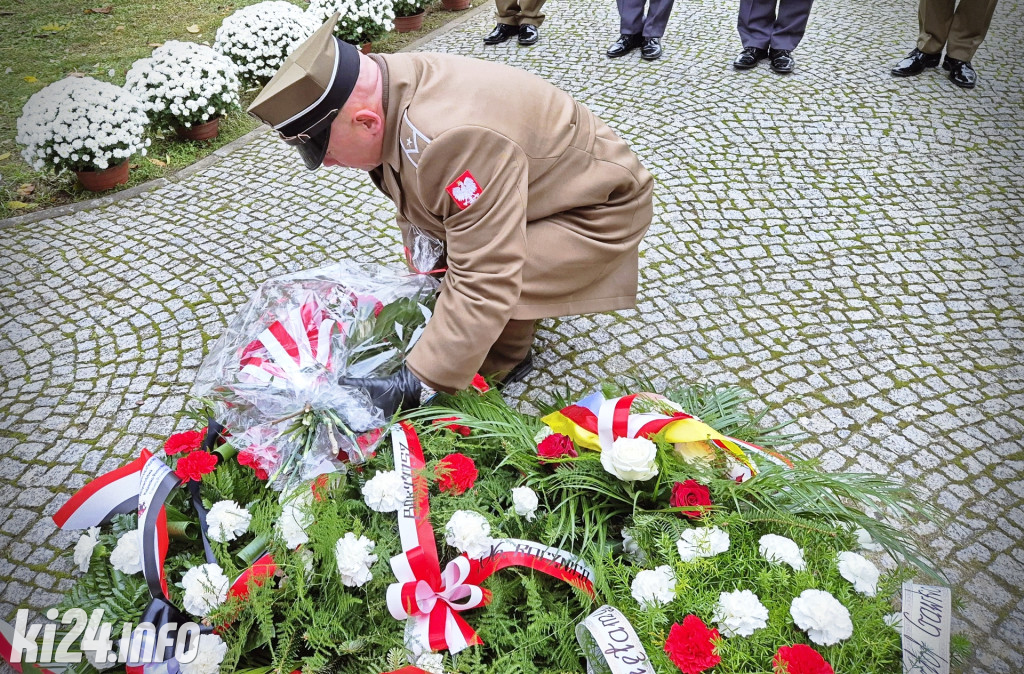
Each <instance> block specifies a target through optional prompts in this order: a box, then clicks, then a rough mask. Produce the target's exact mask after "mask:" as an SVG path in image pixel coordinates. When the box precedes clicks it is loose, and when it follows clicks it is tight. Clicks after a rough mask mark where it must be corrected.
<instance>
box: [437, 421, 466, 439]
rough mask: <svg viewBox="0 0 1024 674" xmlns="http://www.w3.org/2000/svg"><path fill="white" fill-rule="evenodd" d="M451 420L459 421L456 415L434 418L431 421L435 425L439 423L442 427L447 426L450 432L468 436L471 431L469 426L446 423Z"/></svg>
mask: <svg viewBox="0 0 1024 674" xmlns="http://www.w3.org/2000/svg"><path fill="white" fill-rule="evenodd" d="M451 421H459V418H458V417H441V418H440V419H434V421H433V422H432V423H433V424H434V425H435V426H437V425H440V424H444V427H445V428H447V429H448V430H449V431H451V432H452V433H457V434H459V435H461V436H462V437H468V436H469V434H470V433H472V432H473V431H472V430H470V428H469V426H463V425H462V424H453V423H448V422H451Z"/></svg>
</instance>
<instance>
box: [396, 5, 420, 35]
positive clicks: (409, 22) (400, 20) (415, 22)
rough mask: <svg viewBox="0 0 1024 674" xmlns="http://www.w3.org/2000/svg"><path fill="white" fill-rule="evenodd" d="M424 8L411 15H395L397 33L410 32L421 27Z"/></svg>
mask: <svg viewBox="0 0 1024 674" xmlns="http://www.w3.org/2000/svg"><path fill="white" fill-rule="evenodd" d="M424 13H425V12H424V10H422V9H421V10H420V11H418V12H416V13H415V14H413V15H411V16H396V17H395V30H396V31H398V32H399V33H412V32H413V31H417V30H419V29H420V28H423V15H424Z"/></svg>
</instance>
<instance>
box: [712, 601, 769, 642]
mask: <svg viewBox="0 0 1024 674" xmlns="http://www.w3.org/2000/svg"><path fill="white" fill-rule="evenodd" d="M711 620H713V621H714V622H717V623H718V630H719V631H720V632H721V633H722V636H725V637H734V636H737V635H739V636H741V637H749V636H750V635H751V634H753V633H754V631H755V630H759V629H761V628H763V627H767V626H768V609H766V608H765V607H764V604H762V603H761V600H760V599H758V598H757V595H756V594H754V593H753V592H751V591H750V590H735V591H733V592H722V593H720V594H719V595H718V605H717V606H716V607H715V613H714V615H713V616H711Z"/></svg>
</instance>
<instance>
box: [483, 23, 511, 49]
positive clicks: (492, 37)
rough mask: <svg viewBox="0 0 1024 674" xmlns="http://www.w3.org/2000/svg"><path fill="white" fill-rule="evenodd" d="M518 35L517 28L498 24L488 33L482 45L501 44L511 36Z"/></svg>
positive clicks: (506, 24)
mask: <svg viewBox="0 0 1024 674" xmlns="http://www.w3.org/2000/svg"><path fill="white" fill-rule="evenodd" d="M518 34H519V26H513V25H512V24H508V23H499V24H498V25H497V26H495V27H494V30H492V31H491V32H490V33H488V34H487V36H486V37H484V44H501V43H502V42H504V41H505V40H507V39H509V38H510V37H512V36H513V35H518Z"/></svg>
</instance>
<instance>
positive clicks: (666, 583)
mask: <svg viewBox="0 0 1024 674" xmlns="http://www.w3.org/2000/svg"><path fill="white" fill-rule="evenodd" d="M630 593H631V594H632V595H633V599H636V601H637V603H639V604H640V606H641V607H644V608H646V607H648V606H661V605H664V604H667V603H669V602H670V601H672V600H673V599H675V596H676V576H675V574H674V573H673V572H672V567H671V566H668V565H667V564H663V565H661V566H659V567H658V568H656V569H653V570H644V571H641V572H639V573H638V574H636V578H634V579H633V584H632V585H631V586H630Z"/></svg>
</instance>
